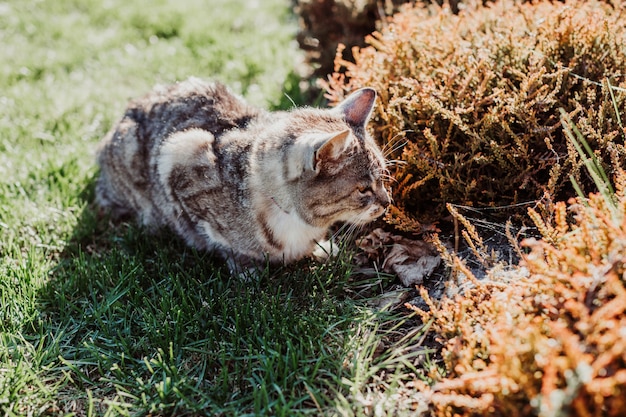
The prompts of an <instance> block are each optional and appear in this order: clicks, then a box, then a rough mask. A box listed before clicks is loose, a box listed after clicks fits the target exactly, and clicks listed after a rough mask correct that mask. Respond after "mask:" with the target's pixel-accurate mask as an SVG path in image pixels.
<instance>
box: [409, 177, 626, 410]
mask: <svg viewBox="0 0 626 417" xmlns="http://www.w3.org/2000/svg"><path fill="white" fill-rule="evenodd" d="M625 180H626V178H625V177H624V174H623V173H622V174H620V175H619V180H618V181H617V182H618V188H619V191H618V193H617V198H616V199H612V198H607V197H606V196H605V195H602V194H600V193H598V194H592V195H591V196H590V197H589V198H588V199H583V198H580V197H579V198H577V199H572V200H571V201H570V204H569V205H566V204H565V203H557V204H555V206H554V207H555V213H554V220H552V221H548V220H547V219H543V218H542V217H541V216H540V215H539V214H538V213H537V212H535V211H533V210H531V212H530V214H531V217H532V218H533V219H534V220H535V223H536V224H537V227H538V228H539V229H540V230H541V231H542V234H543V238H542V239H541V240H527V241H526V242H524V245H525V246H527V247H528V248H529V250H530V252H529V253H528V254H527V255H525V256H524V259H523V261H522V263H521V264H520V266H519V267H518V274H517V275H518V276H520V275H522V274H521V273H520V271H525V272H524V275H525V278H522V279H516V280H514V281H512V282H510V283H508V284H507V285H502V284H498V283H497V278H495V281H496V282H495V283H493V282H492V283H491V284H488V283H482V282H479V281H477V280H475V279H473V278H472V281H474V283H475V285H476V287H475V288H473V289H472V290H470V291H468V292H467V293H466V294H465V295H462V296H461V295H458V296H456V297H455V298H453V299H444V300H442V302H441V303H440V304H439V305H436V304H435V303H434V302H433V301H432V300H428V303H429V304H430V306H431V310H430V311H429V312H424V311H421V310H419V309H416V308H415V307H412V308H413V309H414V310H416V311H417V312H418V313H419V314H420V315H422V317H423V319H426V320H431V319H432V320H433V321H434V323H433V324H434V326H433V327H434V329H435V331H436V332H437V333H438V334H439V335H440V339H441V341H442V343H443V345H444V349H443V357H444V363H445V372H444V373H443V374H445V377H443V376H442V373H432V375H434V377H435V379H437V383H436V384H434V386H433V387H432V388H429V387H425V393H426V396H427V398H428V400H429V401H430V404H431V406H432V407H433V410H434V414H435V415H441V416H449V415H460V416H471V415H485V414H489V415H506V416H509V417H515V416H530V415H543V416H557V415H570V416H621V415H625V414H626V338H625V337H624V333H625V332H626V280H625V274H626V255H625V254H626V194H625V193H624V184H625ZM620 184H621V185H620ZM568 219H570V220H568ZM456 262H457V265H461V263H460V261H458V259H457V260H456ZM522 268H523V269H522ZM460 269H462V268H460ZM465 272H467V270H466V269H465ZM422 296H423V297H426V298H427V297H428V295H427V294H426V292H425V291H423V292H422Z"/></svg>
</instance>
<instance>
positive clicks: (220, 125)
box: [96, 79, 389, 266]
mask: <svg viewBox="0 0 626 417" xmlns="http://www.w3.org/2000/svg"><path fill="white" fill-rule="evenodd" d="M375 97H376V93H375V92H374V90H372V89H362V90H359V91H358V92H356V93H354V94H353V95H351V96H350V97H348V98H347V99H346V100H345V101H344V102H343V103H342V104H340V105H339V106H338V107H336V108H334V109H331V110H321V109H312V108H303V109H296V110H293V111H291V112H271V113H270V112H266V111H263V110H260V109H257V108H254V107H251V106H249V105H248V104H246V103H245V102H244V101H243V100H242V99H241V98H239V97H237V96H235V95H233V94H232V93H230V92H229V91H228V90H227V89H226V88H225V87H224V86H222V85H220V84H213V83H207V82H203V81H201V80H198V79H189V80H187V81H185V82H181V83H177V84H175V85H172V86H168V87H159V88H157V89H155V90H154V91H153V92H151V93H150V94H148V95H146V96H145V97H143V98H141V99H138V100H135V101H133V102H131V103H130V105H129V107H128V108H127V110H126V113H125V114H124V116H123V118H122V119H121V120H120V121H119V123H118V124H117V125H116V126H115V127H114V129H113V130H112V131H111V132H109V134H107V136H106V137H105V138H104V139H103V140H102V142H101V144H100V146H99V149H98V163H99V165H100V177H99V179H98V183H97V187H96V196H97V202H98V203H99V205H100V206H101V207H103V208H106V209H108V210H110V211H111V212H112V213H113V215H115V216H120V215H132V216H135V217H137V218H138V219H139V220H140V221H141V222H142V223H143V224H144V225H147V226H150V227H162V226H166V227H170V228H171V229H173V230H174V231H175V232H176V233H178V234H179V235H180V236H181V237H182V238H184V239H185V240H186V241H187V243H188V244H189V245H191V246H193V247H196V248H199V249H206V250H216V251H218V252H220V253H221V254H222V255H223V256H224V257H226V258H227V259H229V260H231V261H232V262H233V264H240V265H241V266H250V264H254V263H255V262H259V261H263V260H264V259H266V257H268V258H269V260H270V261H272V262H283V261H284V262H290V261H294V260H296V259H299V258H302V257H304V256H307V255H310V254H311V253H312V252H313V250H314V249H315V248H316V247H317V245H318V243H319V242H323V241H324V239H325V238H326V235H327V232H328V228H329V227H330V226H331V225H333V224H334V223H336V222H350V223H356V224H362V223H366V222H369V221H371V220H374V219H375V218H377V217H379V216H380V215H381V214H382V213H383V212H384V211H385V208H386V207H387V205H388V204H389V196H388V194H387V191H386V190H385V187H384V185H383V182H382V177H383V173H384V172H385V161H384V159H383V156H382V154H381V152H380V150H379V149H378V147H377V146H376V144H375V143H374V141H373V140H372V139H371V138H370V137H369V136H368V135H367V133H366V130H365V124H366V123H367V119H368V117H369V115H370V113H371V110H372V107H373V104H374V100H375Z"/></svg>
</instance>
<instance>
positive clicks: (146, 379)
mask: <svg viewBox="0 0 626 417" xmlns="http://www.w3.org/2000/svg"><path fill="white" fill-rule="evenodd" d="M289 6H290V4H289V2H287V1H279V0H272V1H263V2H261V1H243V0H238V1H227V0H211V1H200V0H192V1H185V2H181V1H174V0H161V1H150V2H148V1H122V0H107V1H96V0H80V1H79V0H73V1H72V0H58V1H36V0H26V1H10V2H5V3H0V40H1V41H2V48H0V236H1V238H0V410H2V414H4V415H7V416H18V415H19V416H21V415H39V414H46V413H47V414H51V415H59V414H60V415H63V414H68V413H75V415H145V414H148V413H151V414H152V415H285V416H291V415H299V414H310V415H319V414H343V415H351V414H354V413H358V412H359V410H360V408H359V407H360V406H358V405H357V404H356V403H354V402H353V401H352V400H351V398H353V397H354V396H355V395H357V394H358V392H360V391H362V390H365V389H366V388H367V384H368V383H369V381H368V380H369V379H371V378H372V377H373V375H374V374H376V373H377V372H379V371H380V370H381V369H382V368H381V367H383V366H391V364H392V363H396V364H403V361H405V359H406V358H407V356H406V355H407V354H409V355H414V354H415V352H414V351H413V352H410V353H407V352H397V355H396V356H394V355H395V354H394V353H393V352H392V353H389V354H388V355H382V356H381V355H380V352H378V351H377V350H376V347H377V346H378V345H379V343H380V340H381V337H383V335H384V334H385V332H386V330H384V328H388V327H390V328H392V329H393V327H394V326H395V324H394V323H396V320H397V318H394V316H393V315H392V314H391V313H384V312H376V311H375V310H372V309H370V308H368V307H367V306H366V305H365V304H363V303H362V302H360V301H359V300H353V299H350V298H349V297H348V296H347V294H352V293H353V292H351V291H350V285H352V284H351V280H352V275H351V272H352V271H351V265H350V252H349V251H346V252H345V254H344V255H342V256H341V257H340V258H339V259H337V260H334V261H332V262H329V263H327V264H325V265H315V264H312V263H310V262H307V261H303V262H301V263H299V264H297V265H295V266H293V267H285V268H272V269H270V270H268V271H266V272H265V273H264V274H263V276H262V277H260V279H259V280H258V281H253V282H246V283H244V282H241V281H239V280H237V279H233V278H231V277H230V276H228V273H227V270H226V269H225V268H224V267H223V265H222V263H221V262H220V261H219V260H215V259H213V258H212V257H211V255H210V254H206V253H198V252H196V251H193V250H191V249H189V248H187V247H186V246H185V245H184V244H182V243H181V242H180V241H179V240H178V239H176V238H175V237H173V236H172V235H171V234H169V233H167V232H163V233H160V234H157V235H150V234H148V233H147V232H146V231H144V230H142V229H140V228H138V227H136V226H135V225H133V224H124V223H123V224H113V223H110V222H109V221H108V220H107V219H106V218H101V217H98V216H97V214H96V211H97V209H96V207H95V206H94V205H93V186H94V180H95V175H96V174H97V172H96V167H95V163H94V159H93V153H94V148H95V146H96V144H97V142H98V141H99V140H100V138H101V137H102V136H103V135H104V134H105V132H106V131H107V130H108V129H109V128H110V126H111V125H112V124H113V123H114V122H115V120H116V119H117V118H118V117H119V116H120V115H121V113H122V111H123V109H124V107H125V105H126V103H127V100H128V99H130V98H132V97H136V96H138V95H141V94H143V93H145V92H146V91H147V90H149V89H150V88H151V87H152V86H153V85H154V84H156V83H169V82H174V81H176V80H180V79H184V78H187V77H188V76H192V75H193V76H199V77H204V78H212V79H217V80H220V81H222V82H224V83H226V84H228V85H229V86H230V87H231V88H232V89H233V90H235V91H236V92H238V93H241V94H243V95H244V96H246V98H247V99H248V100H249V101H251V102H253V103H255V104H257V105H261V106H264V107H270V108H273V107H280V106H283V107H290V106H291V105H292V102H291V99H294V100H295V101H296V104H301V103H299V102H298V100H299V97H300V96H299V95H298V91H297V77H296V76H295V75H294V68H295V67H296V65H297V62H298V60H299V53H298V51H297V50H296V45H295V43H294V41H293V39H294V35H295V31H296V21H295V17H293V16H292V15H291V13H290V11H289ZM283 89H285V90H287V91H291V92H292V93H293V94H291V96H290V97H289V98H287V97H285V95H284V94H283ZM383 319H384V320H383ZM381 320H382V321H381ZM383 322H384V323H385V325H384V326H383V325H382V324H381V323H383ZM398 323H401V322H398ZM405 362H406V361H405ZM407 363H408V362H407ZM403 366H404V365H403Z"/></svg>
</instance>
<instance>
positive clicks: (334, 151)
mask: <svg viewBox="0 0 626 417" xmlns="http://www.w3.org/2000/svg"><path fill="white" fill-rule="evenodd" d="M351 143H352V137H351V136H350V129H346V130H344V131H341V132H339V133H335V134H333V135H332V136H330V137H329V138H328V140H326V141H325V142H324V143H322V145H321V146H320V147H319V148H318V149H317V150H316V151H315V160H314V161H313V169H314V170H315V171H319V165H320V162H322V161H326V160H337V159H339V158H340V157H341V155H342V154H343V153H344V152H345V151H346V150H347V149H348V148H349V147H350V144H351Z"/></svg>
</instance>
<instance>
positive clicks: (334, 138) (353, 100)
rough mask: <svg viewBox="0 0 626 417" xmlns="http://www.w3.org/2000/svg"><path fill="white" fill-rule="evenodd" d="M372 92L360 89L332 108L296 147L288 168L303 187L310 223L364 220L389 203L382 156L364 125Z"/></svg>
mask: <svg viewBox="0 0 626 417" xmlns="http://www.w3.org/2000/svg"><path fill="white" fill-rule="evenodd" d="M375 101H376V92H375V90H373V89H371V88H363V89H361V90H358V91H356V92H354V93H353V94H351V95H350V96H349V97H348V98H347V99H346V100H344V101H343V102H342V103H340V104H339V105H338V106H337V107H335V108H334V109H331V110H324V111H320V113H319V117H318V119H319V120H318V121H317V124H316V127H315V129H312V130H309V131H307V132H306V133H303V134H302V135H301V137H299V138H298V139H297V140H296V142H295V144H294V145H295V146H294V150H295V152H296V155H294V158H293V159H291V164H290V166H289V171H290V174H291V176H292V178H295V177H297V178H298V182H299V183H300V185H301V187H299V188H300V192H301V214H302V215H303V216H305V218H306V220H307V221H309V222H310V223H312V224H316V225H320V226H327V225H330V224H332V223H335V222H338V221H344V222H349V223H354V224H364V223H368V222H370V221H372V220H374V219H376V218H378V217H380V216H381V215H382V214H383V213H384V212H385V209H386V208H387V206H388V205H389V203H390V197H389V193H388V192H387V190H386V188H385V179H386V178H387V177H388V175H387V169H386V163H385V158H384V157H383V154H382V152H381V151H380V149H379V148H378V146H377V145H376V143H375V142H374V140H373V139H372V138H371V137H370V136H369V135H368V133H367V129H366V124H367V121H368V120H369V117H370V114H371V113H372V109H373V107H374V103H375Z"/></svg>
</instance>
